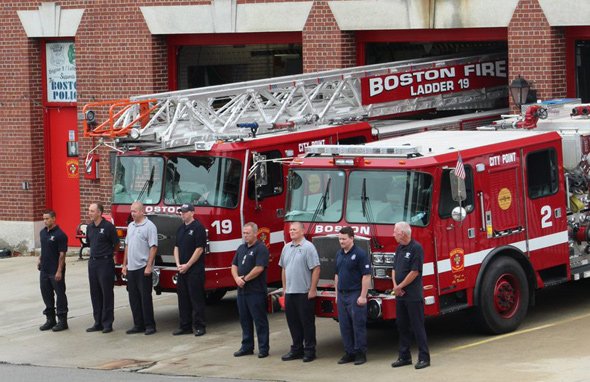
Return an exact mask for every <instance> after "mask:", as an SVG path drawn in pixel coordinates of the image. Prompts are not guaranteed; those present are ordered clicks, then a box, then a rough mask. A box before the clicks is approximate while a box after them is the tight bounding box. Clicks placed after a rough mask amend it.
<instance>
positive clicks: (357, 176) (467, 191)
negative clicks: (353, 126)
mask: <svg viewBox="0 0 590 382" xmlns="http://www.w3.org/2000/svg"><path fill="white" fill-rule="evenodd" d="M548 130H553V131H538V130H531V131H526V130H522V129H505V130H495V129H490V131H427V132H422V133H419V134H413V135H408V136H402V137H397V138H392V139H386V140H382V141H378V142H373V143H369V144H366V145H364V146H355V147H353V146H330V145H325V146H312V147H309V148H308V149H307V156H306V157H304V158H298V159H296V160H294V161H293V163H292V164H291V168H290V170H289V175H288V196H287V208H286V215H285V216H286V223H287V224H286V225H288V222H292V221H301V222H303V223H304V225H305V227H306V233H307V237H308V239H310V240H312V241H313V243H314V244H315V245H316V247H317V249H318V252H319V254H320V260H321V267H322V268H321V269H322V272H321V282H320V286H321V291H320V292H318V298H317V302H316V313H317V315H319V316H324V317H337V307H336V304H335V291H334V282H333V280H334V265H335V255H336V251H337V250H338V249H339V244H338V238H337V233H338V231H339V230H340V228H341V227H344V226H351V227H353V229H354V230H355V232H356V235H355V240H356V243H357V245H361V246H363V247H364V248H365V249H366V250H367V253H369V254H370V256H371V260H372V272H373V278H372V281H373V285H372V289H371V290H370V292H369V303H368V304H369V318H370V319H373V320H378V319H395V296H392V295H391V294H390V291H391V289H392V287H393V286H392V280H391V271H392V264H393V259H394V255H395V249H396V247H397V243H396V242H395V239H394V238H393V229H394V225H395V223H396V222H399V221H406V222H408V223H409V224H410V225H411V228H412V237H413V238H414V239H416V240H417V241H418V242H420V243H421V244H422V246H423V248H424V256H425V258H424V268H423V273H422V276H423V285H424V302H425V313H426V315H428V316H435V315H440V314H444V313H448V312H452V311H456V310H460V309H465V308H469V307H475V308H476V309H475V310H476V312H477V316H478V318H479V319H480V322H481V323H482V325H483V327H484V328H485V329H487V330H488V331H490V332H493V333H505V332H509V331H512V330H514V329H516V328H517V327H518V325H519V324H520V323H521V322H522V320H523V319H524V317H525V315H526V313H527V309H528V306H529V304H531V303H532V302H533V301H534V291H535V290H536V289H539V288H543V287H545V286H548V285H552V284H557V283H562V282H565V281H568V280H571V279H572V278H576V279H577V278H579V277H586V276H589V275H590V274H589V273H588V270H589V269H590V267H589V266H588V254H587V251H586V252H584V251H583V250H582V251H580V250H578V251H574V250H573V249H572V250H570V248H571V246H572V243H573V242H577V243H578V244H580V241H582V242H587V241H588V238H587V237H586V236H587V235H586V232H587V231H586V230H585V228H584V227H585V226H587V220H584V219H585V217H584V218H582V219H581V220H579V219H578V220H576V224H575V227H576V228H575V232H578V234H577V237H574V236H576V234H575V233H574V228H573V227H574V225H572V224H571V222H570V224H568V213H569V212H570V211H569V210H568V203H567V200H568V192H570V191H568V186H567V183H566V177H565V175H564V161H563V157H564V153H563V149H562V143H563V142H565V141H564V140H563V139H562V136H561V135H560V133H558V132H557V131H555V129H554V128H550V129H548ZM577 140H578V141H577V142H579V141H580V135H579V134H578V135H577ZM461 163H462V164H461ZM578 163H579V158H578V161H577V162H575V164H576V165H577V164H578ZM460 166H463V168H464V174H465V176H464V179H462V178H461V177H457V176H456V170H455V169H456V168H457V169H459V168H460ZM574 167H575V166H574ZM586 167H588V166H587V164H586ZM458 172H459V173H461V171H458ZM585 192H586V195H587V188H586V189H585ZM582 199H584V198H582ZM586 199H587V198H586ZM586 199H584V200H586ZM585 203H586V204H584V203H582V202H580V204H578V207H579V209H580V210H582V209H585V208H587V201H586V202H585ZM584 216H585V215H584ZM580 221H581V222H582V223H581V224H579V222H580ZM568 225H569V232H570V233H569V235H568ZM580 226H583V227H582V228H580ZM582 231H583V232H584V233H583V234H580V233H579V232H582ZM285 236H286V237H287V238H288V231H287V230H285ZM580 236H582V237H581V238H580ZM582 247H583V246H582ZM574 270H575V272H574ZM584 272H585V273H584Z"/></svg>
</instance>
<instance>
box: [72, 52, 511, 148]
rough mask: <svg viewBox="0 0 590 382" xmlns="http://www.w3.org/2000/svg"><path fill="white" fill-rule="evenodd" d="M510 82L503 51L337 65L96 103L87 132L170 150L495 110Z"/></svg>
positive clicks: (88, 113) (91, 108) (87, 113)
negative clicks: (427, 113)
mask: <svg viewBox="0 0 590 382" xmlns="http://www.w3.org/2000/svg"><path fill="white" fill-rule="evenodd" d="M506 81H507V78H506V55H505V54H503V53H496V54H486V55H477V56H468V57H442V58H438V59H432V58H422V59H414V60H406V61H398V62H393V63H386V64H376V65H367V66H359V67H353V68H345V69H335V70H330V71H325V72H319V73H309V74H298V75H291V76H284V77H277V78H269V79H262V80H255V81H247V82H240V83H231V84H226V85H218V86H209V87H203V88H197V89H188V90H178V91H171V92H166V93H158V94H151V95H142V96H135V97H131V98H129V99H125V100H117V101H106V102H92V103H88V104H87V105H85V106H84V108H83V112H84V115H85V119H84V136H85V137H103V138H113V139H116V142H117V143H119V144H123V145H128V144H133V145H140V146H142V147H143V148H144V149H153V150H162V149H174V148H182V147H186V146H194V145H195V144H199V145H202V144H204V143H205V142H209V143H211V142H215V141H217V140H227V139H230V140H231V139H240V138H244V137H248V136H255V135H256V134H263V133H268V132H271V133H272V132H276V131H278V130H282V129H295V128H296V127H297V128H310V127H312V126H318V125H322V124H343V123H350V122H354V121H359V120H366V119H375V118H384V117H388V116H389V117H391V116H394V115H396V114H403V113H407V112H416V111H419V110H427V109H438V110H448V109H490V108H494V107H497V106H498V105H502V104H503V103H504V102H505V100H506V98H507V95H508V93H507V88H506ZM388 93H389V94H390V95H391V96H389V97H388V96H387V94H388ZM397 93H399V94H400V95H397ZM105 106H106V107H108V110H104V112H105V113H106V115H105V117H106V118H105V120H104V122H102V123H100V124H97V123H96V118H97V114H96V109H97V108H101V107H105Z"/></svg>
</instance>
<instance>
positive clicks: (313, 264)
mask: <svg viewBox="0 0 590 382" xmlns="http://www.w3.org/2000/svg"><path fill="white" fill-rule="evenodd" d="M289 235H290V236H291V240H292V241H291V242H290V243H287V245H285V247H284V248H283V252H282V253H281V259H280V260H279V266H281V267H282V268H283V271H282V278H283V294H284V296H285V316H286V317H287V324H288V325H289V331H290V332H291V338H292V340H293V344H292V345H291V350H290V351H289V352H288V353H287V354H285V355H283V356H282V357H281V359H282V360H283V361H291V360H294V359H301V358H303V362H311V361H313V360H314V359H315V358H316V351H315V347H316V337H315V311H314V310H315V297H316V295H317V286H318V281H319V279H320V258H319V256H318V252H317V250H316V249H315V247H314V246H313V244H312V243H310V242H309V241H307V240H305V237H304V227H303V224H302V223H300V222H293V223H291V226H290V227H289Z"/></svg>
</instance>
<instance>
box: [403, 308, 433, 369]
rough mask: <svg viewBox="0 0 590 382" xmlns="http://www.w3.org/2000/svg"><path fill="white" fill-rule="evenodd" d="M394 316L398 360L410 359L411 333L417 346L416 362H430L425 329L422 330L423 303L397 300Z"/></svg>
mask: <svg viewBox="0 0 590 382" xmlns="http://www.w3.org/2000/svg"><path fill="white" fill-rule="evenodd" d="M396 315H397V318H396V325H397V330H398V331H399V358H400V359H411V358H412V353H410V345H411V343H412V331H413V332H414V336H415V338H416V344H417V345H418V360H419V361H430V352H429V350H428V344H427V342H426V329H425V328H424V302H423V301H404V300H397V301H396ZM410 328H411V329H412V330H410Z"/></svg>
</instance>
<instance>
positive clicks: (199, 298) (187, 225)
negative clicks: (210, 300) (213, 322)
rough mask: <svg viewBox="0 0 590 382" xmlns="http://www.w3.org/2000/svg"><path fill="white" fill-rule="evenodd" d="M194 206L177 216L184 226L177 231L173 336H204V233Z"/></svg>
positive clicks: (188, 206) (182, 208)
mask: <svg viewBox="0 0 590 382" xmlns="http://www.w3.org/2000/svg"><path fill="white" fill-rule="evenodd" d="M194 211H195V207H194V206H193V205H192V204H183V205H182V206H181V207H180V214H181V217H182V221H183V224H182V225H181V226H180V227H178V230H177V231H176V244H175V246H174V260H175V261H176V267H177V269H178V284H177V285H176V292H177V294H178V315H179V327H178V329H176V330H175V331H174V332H172V334H173V335H175V336H178V335H182V334H192V333H193V330H194V333H195V336H202V335H204V334H205V332H206V330H205V246H206V245H207V234H206V232H205V228H204V227H203V225H202V224H201V223H200V222H199V221H198V220H195V218H194Z"/></svg>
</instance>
